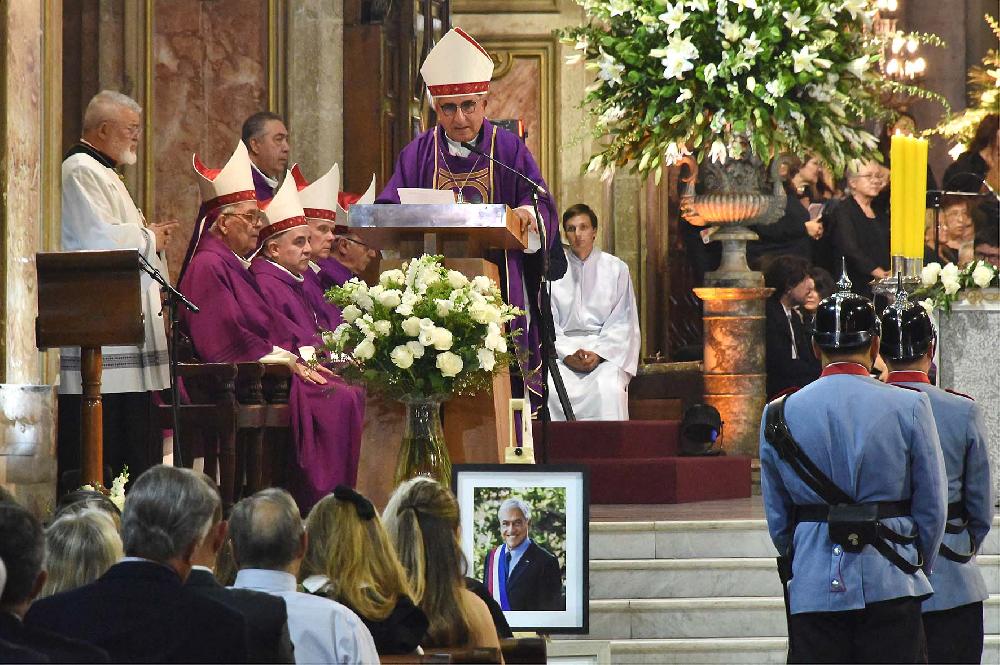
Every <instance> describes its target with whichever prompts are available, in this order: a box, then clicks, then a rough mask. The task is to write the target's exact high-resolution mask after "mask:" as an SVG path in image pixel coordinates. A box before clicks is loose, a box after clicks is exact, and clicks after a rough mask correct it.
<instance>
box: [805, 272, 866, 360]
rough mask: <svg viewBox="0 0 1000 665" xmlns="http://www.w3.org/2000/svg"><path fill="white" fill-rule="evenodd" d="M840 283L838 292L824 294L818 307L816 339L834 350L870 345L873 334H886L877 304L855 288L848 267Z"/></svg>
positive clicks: (815, 329) (824, 346)
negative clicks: (848, 273)
mask: <svg viewBox="0 0 1000 665" xmlns="http://www.w3.org/2000/svg"><path fill="white" fill-rule="evenodd" d="M837 287H838V290H837V292H836V293H834V294H833V295H832V296H830V297H829V298H824V299H823V301H822V302H820V304H819V306H818V307H817V308H816V318H815V327H814V329H813V339H814V340H815V341H816V344H818V345H819V347H820V348H822V349H826V350H831V351H849V350H852V349H859V348H861V347H864V346H867V345H868V344H869V343H871V341H872V338H873V337H876V336H878V335H881V334H882V324H881V322H880V321H879V318H878V314H877V313H876V312H875V306H874V305H873V304H872V302H871V301H870V300H868V298H865V297H864V296H859V295H858V294H856V293H852V292H851V280H850V279H848V277H847V269H846V267H845V268H844V270H843V272H842V273H841V276H840V281H839V282H837Z"/></svg>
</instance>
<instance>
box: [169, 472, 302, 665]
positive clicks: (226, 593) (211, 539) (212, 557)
mask: <svg viewBox="0 0 1000 665" xmlns="http://www.w3.org/2000/svg"><path fill="white" fill-rule="evenodd" d="M201 479H202V480H203V481H204V482H205V483H206V484H207V485H208V486H209V487H211V488H212V491H213V492H215V493H216V494H218V492H219V487H218V485H216V484H215V481H214V480H212V479H211V478H209V477H208V476H206V475H204V474H201ZM228 527H229V523H228V522H226V521H225V520H223V519H222V504H221V495H220V504H219V506H218V508H217V509H216V511H215V512H214V513H213V514H212V526H211V527H210V528H209V530H208V533H207V534H206V535H205V537H204V538H203V539H202V541H201V543H200V544H199V545H198V547H197V549H195V551H194V556H193V557H192V559H191V563H192V564H194V565H193V566H192V568H191V574H190V575H188V578H187V582H185V583H184V586H186V587H187V588H188V589H190V590H191V591H194V592H195V593H198V594H199V595H202V596H204V597H206V598H211V599H212V600H215V601H218V602H220V603H222V604H223V605H225V606H226V607H229V608H231V609H234V610H236V611H237V612H239V613H240V614H242V615H243V618H244V619H246V622H247V633H248V634H247V650H248V655H249V656H250V662H251V663H294V662H295V654H294V652H293V651H294V649H293V647H292V640H291V638H290V637H289V634H288V612H287V610H286V609H285V601H284V599H282V598H279V597H277V596H272V595H271V594H269V593H264V592H262V591H253V590H251V589H232V588H230V589H227V588H226V587H224V586H222V585H221V584H219V581H218V580H217V579H215V572H214V571H215V564H216V560H217V559H218V557H219V550H221V549H222V545H223V544H224V543H225V541H226V532H227V530H228Z"/></svg>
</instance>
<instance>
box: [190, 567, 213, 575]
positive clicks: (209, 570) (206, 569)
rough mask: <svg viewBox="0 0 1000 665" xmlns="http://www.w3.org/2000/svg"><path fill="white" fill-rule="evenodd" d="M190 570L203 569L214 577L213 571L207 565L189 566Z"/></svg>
mask: <svg viewBox="0 0 1000 665" xmlns="http://www.w3.org/2000/svg"><path fill="white" fill-rule="evenodd" d="M191 570H204V571H205V572H206V573H211V574H212V577H215V571H214V570H212V569H211V568H209V567H208V566H191Z"/></svg>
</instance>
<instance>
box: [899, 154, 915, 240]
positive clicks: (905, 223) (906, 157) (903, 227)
mask: <svg viewBox="0 0 1000 665" xmlns="http://www.w3.org/2000/svg"><path fill="white" fill-rule="evenodd" d="M899 139H900V142H901V143H902V146H903V150H902V157H903V159H902V164H900V167H901V170H902V174H901V178H902V184H903V191H901V192H900V193H899V194H900V204H899V208H900V210H899V212H900V223H899V241H900V244H899V255H900V256H902V255H903V253H904V252H905V251H906V247H907V237H906V236H907V234H908V233H909V224H910V222H909V219H910V188H911V187H912V183H913V177H912V176H911V175H910V174H911V173H912V171H913V161H912V155H913V144H912V142H911V140H910V137H909V136H900V137H899Z"/></svg>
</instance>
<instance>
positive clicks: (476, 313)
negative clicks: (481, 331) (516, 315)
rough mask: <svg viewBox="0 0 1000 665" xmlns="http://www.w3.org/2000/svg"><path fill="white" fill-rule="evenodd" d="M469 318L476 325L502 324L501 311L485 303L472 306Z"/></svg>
mask: <svg viewBox="0 0 1000 665" xmlns="http://www.w3.org/2000/svg"><path fill="white" fill-rule="evenodd" d="M469 316H471V317H472V320H473V321H475V322H476V323H500V310H498V309H497V308H496V307H494V306H493V305H490V304H489V303H485V302H477V303H473V304H472V305H470V306H469Z"/></svg>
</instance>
